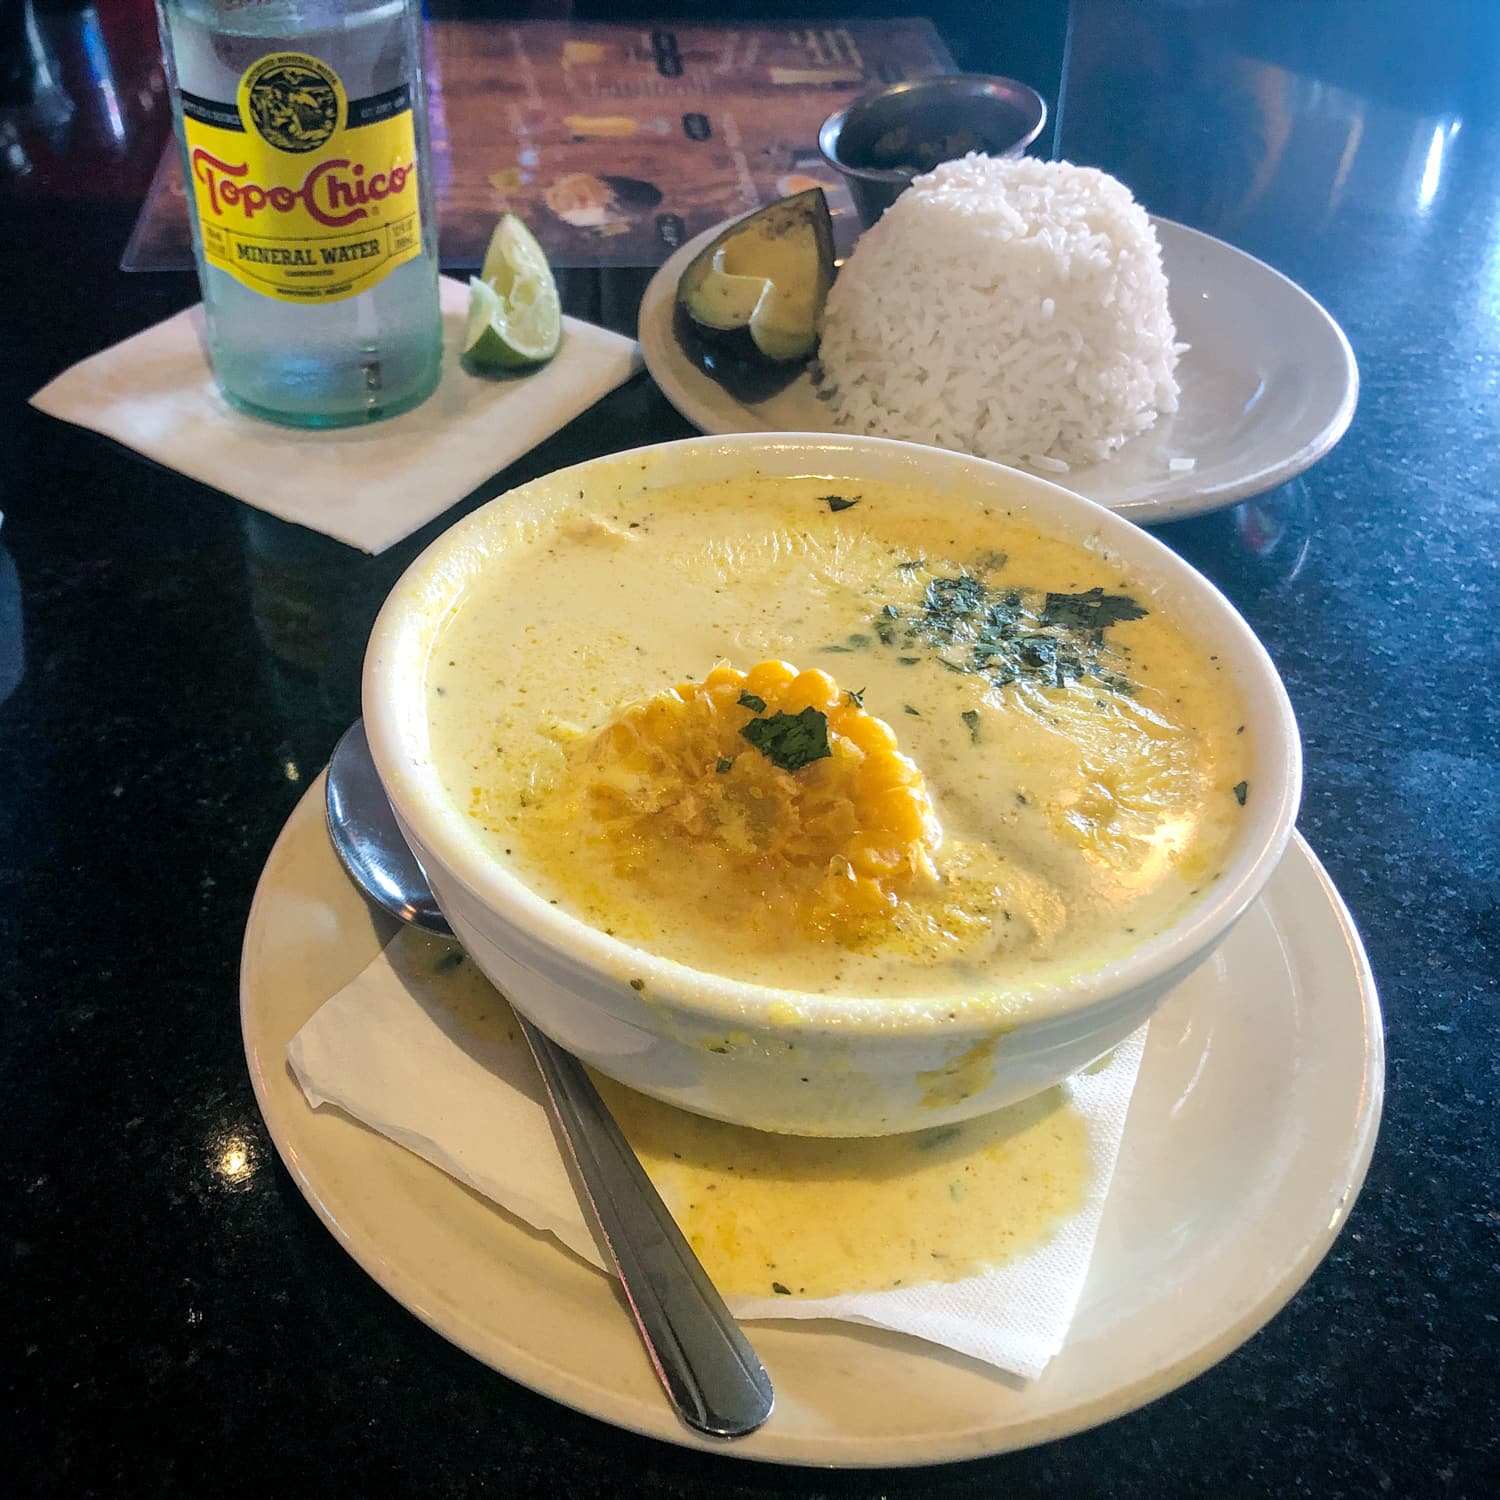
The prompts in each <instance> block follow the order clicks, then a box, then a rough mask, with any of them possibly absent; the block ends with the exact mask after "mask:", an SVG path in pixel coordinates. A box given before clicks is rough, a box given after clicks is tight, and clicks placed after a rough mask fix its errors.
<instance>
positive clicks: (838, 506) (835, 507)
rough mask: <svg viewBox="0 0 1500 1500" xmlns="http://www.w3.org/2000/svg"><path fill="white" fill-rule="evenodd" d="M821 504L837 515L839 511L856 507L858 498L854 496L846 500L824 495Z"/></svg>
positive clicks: (840, 497)
mask: <svg viewBox="0 0 1500 1500" xmlns="http://www.w3.org/2000/svg"><path fill="white" fill-rule="evenodd" d="M823 502H824V504H825V505H827V507H828V508H829V510H831V511H832V512H833V513H834V514H835V515H837V514H838V513H839V511H841V510H849V509H850V508H851V507H853V506H856V505H858V504H859V496H858V495H856V496H854V498H853V499H852V500H850V499H846V498H845V497H844V496H843V495H824V496H823Z"/></svg>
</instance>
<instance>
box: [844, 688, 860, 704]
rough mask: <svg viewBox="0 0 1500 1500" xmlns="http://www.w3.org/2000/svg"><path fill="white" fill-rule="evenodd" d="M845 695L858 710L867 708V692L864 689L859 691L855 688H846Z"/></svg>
mask: <svg viewBox="0 0 1500 1500" xmlns="http://www.w3.org/2000/svg"><path fill="white" fill-rule="evenodd" d="M844 695H845V696H846V697H847V698H848V700H849V701H850V702H851V703H852V704H853V705H854V706H855V707H856V708H863V707H864V706H865V690H864V689H863V688H859V689H857V690H856V689H855V688H845V689H844Z"/></svg>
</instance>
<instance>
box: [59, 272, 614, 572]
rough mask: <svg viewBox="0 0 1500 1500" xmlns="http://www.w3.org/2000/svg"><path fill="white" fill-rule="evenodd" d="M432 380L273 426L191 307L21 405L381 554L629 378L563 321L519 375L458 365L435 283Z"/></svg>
mask: <svg viewBox="0 0 1500 1500" xmlns="http://www.w3.org/2000/svg"><path fill="white" fill-rule="evenodd" d="M440 288H441V294H442V308H443V374H442V379H441V381H440V382H439V384H438V388H437V389H436V390H435V391H434V392H433V394H432V395H431V396H429V397H428V398H427V400H426V401H424V402H423V403H422V404H421V405H420V406H418V407H415V408H414V409H413V410H411V411H408V412H403V413H402V414H401V415H400V416H396V417H391V418H389V419H387V420H385V421H380V422H371V423H368V424H365V425H362V426H358V427H340V428H329V429H311V428H294V427H282V426H278V425H276V424H274V423H270V422H262V421H258V420H256V419H255V418H254V417H249V416H246V415H245V414H244V413H242V412H239V411H236V410H235V409H234V408H233V407H232V406H230V404H229V403H228V402H227V401H226V400H225V399H224V397H223V396H222V395H221V394H220V392H219V389H218V387H217V386H216V385H215V384H214V379H213V374H212V371H211V370H210V368H209V363H208V355H207V352H206V348H205V344H204V331H203V308H202V306H201V305H199V306H195V307H191V308H188V309H187V310H186V311H184V312H180V313H178V314H177V315H176V316H175V317H171V318H167V319H166V320H165V321H164V322H161V323H157V324H156V325H155V326H154V327H151V328H147V329H146V330H145V331H144V332H142V333H138V334H136V335H135V336H134V337H132V338H128V339H125V340H124V341H123V342H122V343H119V344H116V345H114V347H113V348H110V349H106V350H104V351H103V352H102V353H100V354H95V355H93V356H91V357H90V358H88V359H85V360H83V361H81V362H80V363H78V364H76V365H74V366H73V367H72V368H71V369H69V370H65V371H64V372H63V373H62V374H61V375H59V376H58V377H57V378H56V379H55V380H53V381H52V382H51V383H50V384H48V385H46V386H44V387H43V388H42V389H41V390H40V391H38V392H37V393H36V395H35V396H33V397H32V398H31V401H32V405H33V406H35V407H37V408H38V409H40V410H41V411H44V412H47V413H48V414H50V415H51V416H54V417H60V418H61V419H62V420H63V421H65V422H73V423H76V424H77V425H78V426H80V427H87V428H90V429H92V430H93V431H95V432H101V433H103V434H104V435H105V436H106V437H111V438H114V439H115V440H116V441H117V442H120V443H123V444H125V446H126V447H128V448H133V449H135V450H136V452H138V453H143V454H145V455H146V457H147V458H151V459H154V460H155V461H156V462H157V463H159V464H163V465H165V466H166V467H167V468H171V469H176V470H178V471H179V472H181V473H183V474H187V475H189V476H190V477H191V478H193V479H198V480H201V481H202V482H203V483H205V484H210V485H213V486H214V487H215V488H216V489H220V490H223V491H224V492H225V493H226V494H229V495H233V496H235V497H236V498H237V499H239V500H243V501H244V502H245V503H246V504H247V505H253V506H256V507H257V508H259V509H260V510H264V511H269V512H270V513H271V514H272V515H275V516H280V517H281V518H282V519H283V520H287V521H295V522H297V523H298V524H299V525H302V526H307V527H310V528H312V529H313V530H314V531H321V532H323V533H324V534H325V535H326V536H331V537H336V538H337V539H338V540H339V541H342V542H348V543H349V544H350V545H352V546H355V547H359V548H361V549H362V550H364V551H366V552H383V551H384V550H385V549H386V548H387V547H389V546H392V545H393V544H394V543H396V542H398V541H400V540H401V538H402V537H404V536H409V535H410V534H411V533H412V532H413V531H415V530H417V528H418V527H420V526H423V525H425V524H426V523H427V522H428V521H430V520H432V518H433V517H434V516H437V515H440V514H441V513H442V512H443V511H445V510H446V509H448V507H449V506H450V505H453V504H454V503H456V502H457V501H459V500H462V499H463V498H464V496H466V495H468V494H470V493H471V492H472V491H473V490H475V489H476V488H477V487H478V486H479V485H481V484H483V483H484V481H485V480H486V479H488V478H489V477H490V476H491V475H494V474H497V473H499V472H500V470H502V469H504V468H505V467H506V466H507V465H508V464H510V463H513V462H514V461H515V460H516V459H518V458H520V457H521V456H522V455H523V454H525V453H527V452H529V451H530V450H531V449H532V448H534V447H535V446H536V445H537V444H538V443H540V442H541V441H542V440H543V439H544V438H547V437H550V436H551V434H552V433H554V432H556V431H557V430H558V429H559V428H561V427H564V426H566V425H567V423H569V422H571V421H572V420H573V418H574V417H576V416H578V415H579V414H580V413H582V412H584V411H586V410H587V409H588V408H589V407H590V406H592V405H593V404H594V403H595V402H596V401H598V400H599V399H600V398H601V397H603V396H605V395H607V394H608V393H609V392H610V391H612V390H614V389H615V387H616V386H618V385H621V384H623V383H624V382H625V381H626V380H628V379H629V378H630V376H631V375H633V374H634V373H635V372H636V371H637V370H638V369H639V368H640V363H641V361H640V353H639V350H638V349H637V348H636V345H635V342H634V340H632V339H627V338H624V337H622V336H621V335H620V334H617V333H611V332H609V331H608V330H607V329H604V328H596V327H594V326H593V325H592V324H590V323H584V322H580V321H579V320H578V319H577V318H564V319H563V337H562V346H561V348H560V349H559V350H558V352H557V355H556V357H555V358H553V359H552V360H551V361H550V362H549V363H548V364H545V365H542V366H541V367H539V368H538V369H536V370H533V371H530V372H529V373H526V374H524V375H517V376H509V377H499V378H495V379H488V378H485V377H484V376H481V375H474V374H470V373H468V372H467V371H466V370H465V369H464V368H463V366H462V364H461V362H460V357H459V356H460V350H461V348H462V344H463V328H464V318H465V314H466V311H467V308H468V298H469V293H468V288H467V286H466V285H465V284H463V283H461V282H458V281H454V280H451V279H449V278H447V277H444V278H442V279H441V281H440Z"/></svg>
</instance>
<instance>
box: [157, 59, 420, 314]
mask: <svg viewBox="0 0 1500 1500" xmlns="http://www.w3.org/2000/svg"><path fill="white" fill-rule="evenodd" d="M182 130H183V136H184V139H185V142H186V146H187V162H188V172H189V176H190V179H191V182H192V194H193V203H194V207H195V208H196V210H197V215H198V226H199V229H200V231H201V233H202V239H203V256H204V259H205V260H207V261H208V263H209V264H210V265H212V266H217V267H218V268H219V270H221V271H227V272H228V273H229V274H230V275H231V276H233V277H234V278H235V279H236V280H237V281H240V282H243V283H244V285H245V286H248V287H251V288H253V289H254V290H255V291H257V292H261V293H264V295H266V296H267V297H275V298H276V299H277V300H278V301H282V302H337V301H340V300H341V299H343V298H345V297H353V296H357V295H358V294H359V293H360V292H365V291H368V290H369V289H370V288H371V287H372V286H374V285H375V283H376V282H378V281H379V280H380V279H381V278H382V277H383V276H385V275H386V274H387V273H389V272H390V271H393V270H394V269H395V268H396V267H397V266H399V265H401V264H402V263H403V262H404V261H408V260H411V259H413V258H414V257H415V256H418V255H420V254H421V253H422V224H421V214H420V206H419V203H418V197H417V143H416V131H415V128H414V126H413V123H412V100H411V89H410V88H409V87H408V86H406V85H404V84H403V85H402V86H401V87H400V88H395V89H390V90H387V91H386V92H385V93H383V94H375V95H372V96H370V97H369V98H365V99H354V100H351V99H349V98H348V96H347V95H346V94H345V92H344V85H343V83H342V82H341V81H340V79H339V76H338V74H337V73H335V72H334V71H333V69H332V68H330V67H329V66H328V65H327V64H326V63H324V62H320V61H319V60H318V59H317V58H316V57H309V56H307V55H306V54H304V53H301V52H273V53H270V54H268V55H267V56H265V57H262V58H260V59H259V60H258V61H256V62H255V63H252V64H251V66H250V67H248V68H247V69H246V70H245V73H244V76H243V77H242V78H241V79H240V84H239V90H238V94H237V97H236V98H235V100H234V102H233V103H232V104H230V103H219V102H217V101H215V100H212V99H201V98H199V97H198V96H197V95H194V94H189V93H187V92H186V91H184V93H183V95H182Z"/></svg>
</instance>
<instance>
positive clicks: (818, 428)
mask: <svg viewBox="0 0 1500 1500" xmlns="http://www.w3.org/2000/svg"><path fill="white" fill-rule="evenodd" d="M1152 222H1153V223H1154V224H1155V225H1156V233H1157V237H1158V238H1159V239H1160V241H1161V251H1162V262H1163V264H1164V266H1165V267H1166V272H1167V278H1168V281H1169V282H1170V284H1171V293H1170V296H1171V304H1172V316H1173V319H1174V320H1175V322H1176V324H1177V336H1178V338H1179V339H1181V340H1182V341H1183V342H1184V343H1187V344H1190V345H1191V346H1192V347H1191V348H1190V349H1189V350H1188V352H1187V353H1186V354H1184V355H1183V357H1182V362H1181V364H1180V365H1179V366H1178V382H1179V384H1180V385H1181V387H1182V405H1181V409H1180V410H1179V411H1178V412H1177V413H1176V414H1175V415H1173V416H1170V417H1164V418H1163V419H1162V420H1161V421H1159V422H1158V423H1157V424H1156V426H1155V427H1154V428H1152V430H1151V431H1150V432H1147V433H1144V434H1142V436H1140V437H1138V438H1136V439H1135V440H1134V441H1133V442H1130V443H1127V444H1126V445H1125V446H1124V447H1123V448H1122V449H1121V450H1120V451H1119V453H1118V454H1116V455H1115V457H1114V458H1113V459H1111V460H1110V461H1109V462H1108V463H1105V464H1098V465H1095V466H1094V467H1093V468H1088V469H1076V470H1074V471H1073V472H1072V473H1069V474H1052V473H1045V474H1043V475H1042V477H1043V478H1044V479H1050V480H1053V481H1054V482H1055V483H1057V484H1061V485H1063V486H1064V487H1066V488H1067V489H1070V490H1073V491H1075V492H1076V493H1077V494H1080V495H1086V496H1087V497H1088V498H1089V499H1090V500H1097V501H1098V502H1099V504H1100V505H1104V506H1107V507H1108V508H1109V509H1110V510H1117V511H1119V512H1120V513H1121V514H1122V515H1126V516H1129V517H1130V519H1131V520H1132V521H1138V522H1140V523H1141V524H1142V525H1155V524H1156V523H1157V522H1160V521H1173V520H1178V519H1180V518H1181V517H1183V516H1192V515H1198V514H1200V513H1201V512H1203V511H1209V510H1217V509H1218V508H1219V507H1221V506H1224V505H1229V504H1232V503H1233V502H1234V501H1236V500H1243V499H1244V498H1245V497H1246V496H1248V495H1258V494H1260V493H1262V492H1263V491H1265V490H1268V489H1272V488H1274V487H1275V486H1276V485H1278V484H1284V483H1285V482H1286V481H1287V480H1288V479H1291V478H1293V477H1294V476H1295V475H1297V474H1300V473H1302V471H1303V470H1304V469H1306V468H1308V467H1309V466H1311V465H1312V464H1314V463H1316V462H1317V461H1318V459H1320V458H1322V457H1323V455H1324V454H1325V453H1327V452H1328V450H1329V449H1330V448H1332V447H1333V445H1334V444H1335V443H1336V442H1338V440H1339V439H1340V438H1341V437H1342V436H1343V435H1344V431H1345V429H1346V428H1347V427H1348V426H1349V421H1350V419H1351V418H1352V417H1353V415H1354V405H1355V401H1356V399H1357V398H1358V394H1359V370H1358V367H1357V366H1356V365H1355V362H1354V352H1353V350H1351V349H1350V347H1349V341H1348V339H1346V338H1345V337H1344V334H1343V330H1342V329H1340V328H1339V326H1338V324H1337V323H1335V322H1334V321H1333V319H1332V318H1331V317H1329V315H1328V314H1327V313H1326V312H1325V311H1324V310H1323V308H1322V307H1321V306H1319V304H1318V303H1316V302H1315V301H1313V299H1312V298H1311V297H1309V296H1308V295H1307V293H1306V292H1304V291H1303V290H1302V288H1301V287H1299V286H1297V285H1296V283H1295V282H1291V281H1288V280H1287V278H1286V277H1285V276H1283V275H1282V274H1281V273H1280V272H1279V271H1273V270H1272V269H1271V267H1270V266H1268V265H1266V264H1264V262H1262V261H1258V260H1256V259H1255V258H1254V257H1253V256H1250V255H1246V254H1245V253H1244V251H1242V250H1236V249H1235V248H1234V247H1233V246H1232V245H1226V244H1224V242H1223V241H1222V240H1216V239H1214V238H1213V237H1212V236H1210V235H1206V234H1200V233H1199V232H1198V231H1197V230H1195V229H1188V228H1185V227H1184V226H1183V225H1181V224H1174V223H1173V222H1172V221H1171V220H1170V219H1154V220H1153V221H1152ZM722 228H723V226H722V225H721V226H719V227H718V228H716V229H710V230H707V231H705V232H704V233H703V234H701V235H699V236H698V237H697V238H696V239H694V240H691V241H689V242H688V243H687V244H686V245H683V246H682V247H681V248H680V249H679V250H677V252H676V253H675V254H674V255H673V256H672V258H671V259H670V260H668V261H667V262H666V263H665V264H664V265H663V266H662V267H661V269H660V270H659V271H658V272H657V273H656V275H655V276H654V277H652V279H651V283H650V285H649V286H648V287H647V288H646V293H645V296H644V297H643V298H642V299H641V311H640V325H639V334H640V341H641V353H642V354H643V355H644V356H645V360H646V368H647V369H648V370H650V372H651V374H652V376H653V378H654V379H655V381H656V383H657V385H659V386H660V387H661V389H662V392H663V393H664V394H665V396H666V397H667V399H668V400H669V401H670V402H671V403H672V405H673V406H675V407H676V408H677V410H678V411H680V412H681V413H682V414H683V416H685V417H686V418H687V419H688V421H690V422H692V423H694V424H695V425H696V426H697V427H699V428H701V429H702V431H704V432H707V433H713V434H716V435H717V434H723V433H726V432H829V431H833V430H834V429H833V428H832V426H831V424H830V421H829V417H828V407H827V405H826V404H825V403H824V402H822V401H820V400H818V398H817V395H816V393H815V392H814V390H813V385H812V380H811V378H810V377H809V376H808V375H805V374H804V375H802V376H800V377H799V378H798V379H797V380H796V381H795V382H794V383H793V384H792V385H790V386H788V387H787V388H786V390H784V391H782V392H780V393H779V394H778V395H776V396H773V397H772V398H771V399H770V400H769V401H764V402H760V403H759V404H757V405H754V406H751V405H747V404H745V403H744V402H741V401H737V400H735V398H734V397H733V396H731V395H730V394H729V392H728V391H726V390H725V389H724V388H723V386H721V385H719V384H718V383H717V382H716V381H713V380H710V379H709V377H708V376H707V375H705V374H704V373H703V372H702V371H701V370H700V369H698V367H697V366H696V365H695V364H694V363H693V362H692V361H691V360H690V359H689V358H688V357H687V355H685V354H684V353H683V351H682V348H681V346H680V345H679V344H678V342H677V339H676V336H675V335H674V333H673V331H672V303H673V298H674V295H675V293H676V289H677V282H678V280H679V279H680V277H681V275H682V273H683V271H684V270H685V269H686V268H687V264H688V262H689V261H690V260H691V259H692V258H693V256H694V255H696V254H697V253H698V251H699V250H701V249H702V248H703V247H704V246H705V245H707V244H708V243H709V242H710V241H711V240H712V239H713V237H714V236H715V235H716V234H718V233H720V232H721V230H722ZM1185 458H1190V459H1192V460H1194V467H1193V468H1192V469H1191V470H1190V471H1189V472H1186V473H1180V472H1179V473H1173V472H1172V470H1171V462H1172V460H1173V459H1185Z"/></svg>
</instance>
